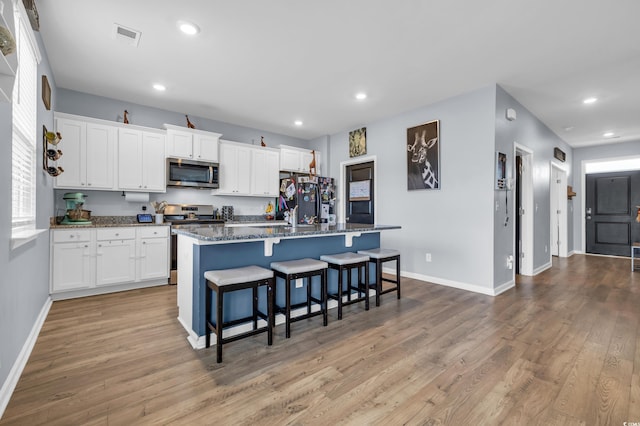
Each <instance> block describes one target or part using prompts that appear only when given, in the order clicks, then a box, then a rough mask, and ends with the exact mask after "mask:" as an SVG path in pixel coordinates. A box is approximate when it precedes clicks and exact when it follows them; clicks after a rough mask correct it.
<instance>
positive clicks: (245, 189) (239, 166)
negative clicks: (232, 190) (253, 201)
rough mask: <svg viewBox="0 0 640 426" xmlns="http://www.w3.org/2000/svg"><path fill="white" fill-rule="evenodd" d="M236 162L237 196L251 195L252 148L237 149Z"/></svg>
mask: <svg viewBox="0 0 640 426" xmlns="http://www.w3.org/2000/svg"><path fill="white" fill-rule="evenodd" d="M237 151H238V155H237V157H236V158H237V162H236V170H237V176H236V182H237V186H236V194H237V195H249V194H250V193H251V148H245V147H237Z"/></svg>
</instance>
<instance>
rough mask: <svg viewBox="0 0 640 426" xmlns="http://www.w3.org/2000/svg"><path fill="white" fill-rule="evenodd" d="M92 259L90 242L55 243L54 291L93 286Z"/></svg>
mask: <svg viewBox="0 0 640 426" xmlns="http://www.w3.org/2000/svg"><path fill="white" fill-rule="evenodd" d="M91 261H92V258H91V243H89V242H81V243H62V244H54V245H53V255H52V260H51V263H52V269H53V278H52V281H51V286H52V289H51V290H52V292H56V291H64V290H75V289H82V288H88V287H92V286H93V280H92V279H91V272H92V271H91Z"/></svg>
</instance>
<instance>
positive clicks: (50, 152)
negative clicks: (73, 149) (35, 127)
mask: <svg viewBox="0 0 640 426" xmlns="http://www.w3.org/2000/svg"><path fill="white" fill-rule="evenodd" d="M60 139H62V136H61V135H60V132H56V133H54V132H49V131H48V130H47V127H46V126H42V169H43V170H44V171H45V172H47V173H49V175H51V176H54V177H55V176H58V175H59V174H61V173H62V172H64V169H63V168H62V167H60V166H58V167H55V166H51V165H49V161H57V160H58V159H59V158H60V157H61V156H62V151H61V150H59V149H52V148H49V144H51V145H53V146H56V145H58V142H60Z"/></svg>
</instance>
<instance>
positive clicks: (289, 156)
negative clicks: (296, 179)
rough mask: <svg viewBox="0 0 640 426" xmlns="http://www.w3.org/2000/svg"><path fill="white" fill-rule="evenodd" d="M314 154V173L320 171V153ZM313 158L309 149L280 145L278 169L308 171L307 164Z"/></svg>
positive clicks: (297, 171) (298, 171)
mask: <svg viewBox="0 0 640 426" xmlns="http://www.w3.org/2000/svg"><path fill="white" fill-rule="evenodd" d="M315 154H316V174H317V175H321V172H320V153H319V152H318V151H315ZM312 160H313V154H312V150H311V149H303V148H296V147H293V146H286V145H280V170H283V171H288V172H296V173H309V164H310V163H311V161H312Z"/></svg>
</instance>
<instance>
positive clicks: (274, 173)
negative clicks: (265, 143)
mask: <svg viewBox="0 0 640 426" xmlns="http://www.w3.org/2000/svg"><path fill="white" fill-rule="evenodd" d="M279 179H280V153H279V152H278V150H276V149H269V148H262V147H261V148H254V149H252V150H251V195H254V196H258V197H277V196H278V195H279V194H280V191H279V186H278V184H279Z"/></svg>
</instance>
